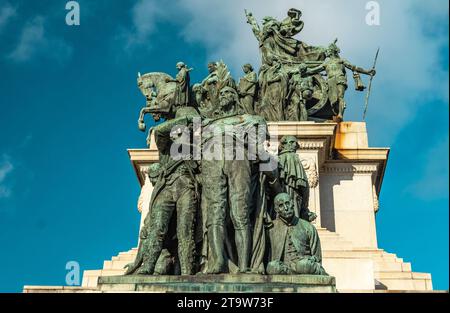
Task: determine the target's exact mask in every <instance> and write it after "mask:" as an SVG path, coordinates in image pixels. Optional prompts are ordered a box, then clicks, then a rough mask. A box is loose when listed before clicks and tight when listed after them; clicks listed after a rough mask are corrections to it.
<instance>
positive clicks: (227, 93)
mask: <svg viewBox="0 0 450 313" xmlns="http://www.w3.org/2000/svg"><path fill="white" fill-rule="evenodd" d="M236 102H237V93H236V91H235V90H234V89H232V88H228V87H225V88H223V89H222V90H221V91H220V94H219V104H220V107H221V109H222V110H223V111H225V112H226V111H230V110H232V109H233V108H234V107H235V105H236Z"/></svg>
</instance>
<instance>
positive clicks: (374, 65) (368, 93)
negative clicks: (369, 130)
mask: <svg viewBox="0 0 450 313" xmlns="http://www.w3.org/2000/svg"><path fill="white" fill-rule="evenodd" d="M379 52H380V48H378V50H377V53H376V54H375V61H374V62H373V66H372V70H375V67H376V65H377V60H378V53H379ZM372 80H373V75H370V80H369V88H368V89H367V95H366V105H365V107H364V115H363V121H365V120H366V114H367V108H368V107H369V97H370V92H371V90H372Z"/></svg>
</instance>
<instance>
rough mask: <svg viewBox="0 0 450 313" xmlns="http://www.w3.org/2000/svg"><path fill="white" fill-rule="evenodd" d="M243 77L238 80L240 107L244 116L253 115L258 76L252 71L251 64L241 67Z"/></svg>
mask: <svg viewBox="0 0 450 313" xmlns="http://www.w3.org/2000/svg"><path fill="white" fill-rule="evenodd" d="M242 70H243V71H244V73H245V75H244V77H242V78H241V79H240V80H239V86H238V90H239V96H240V100H241V107H242V109H243V111H244V113H246V114H255V110H254V103H255V96H256V87H257V86H258V75H257V74H256V73H255V72H254V71H253V66H252V65H251V64H248V63H247V64H245V65H244V66H243V67H242Z"/></svg>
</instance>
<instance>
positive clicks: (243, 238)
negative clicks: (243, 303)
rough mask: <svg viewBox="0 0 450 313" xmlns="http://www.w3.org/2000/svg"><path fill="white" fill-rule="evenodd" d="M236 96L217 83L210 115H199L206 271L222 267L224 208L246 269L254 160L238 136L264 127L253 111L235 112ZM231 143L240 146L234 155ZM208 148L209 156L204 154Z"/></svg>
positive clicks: (240, 263)
mask: <svg viewBox="0 0 450 313" xmlns="http://www.w3.org/2000/svg"><path fill="white" fill-rule="evenodd" d="M238 102H239V98H238V94H237V92H236V91H235V90H234V89H233V88H231V87H224V88H222V89H221V90H220V93H219V107H218V108H217V111H216V112H215V113H216V114H214V116H216V118H214V119H209V120H204V123H203V133H202V150H203V158H202V177H203V179H202V181H203V188H202V197H205V199H204V201H205V203H206V204H207V208H206V210H207V212H206V215H207V216H206V230H207V238H208V245H209V253H208V262H207V269H206V272H207V273H209V274H218V273H223V272H226V271H227V269H226V265H227V264H226V256H225V241H226V239H227V238H226V219H227V216H228V212H229V216H230V217H231V221H232V224H233V228H234V235H235V236H234V242H235V244H236V251H237V259H238V267H239V271H240V272H242V273H244V272H247V271H249V265H250V257H251V250H252V225H251V220H250V215H251V208H252V206H251V201H252V190H253V186H254V184H255V181H254V177H255V175H253V171H252V168H253V164H254V161H252V160H249V157H248V153H247V152H248V151H247V149H248V146H247V145H246V144H245V142H242V140H246V138H245V137H246V136H245V135H244V134H247V133H250V132H252V131H255V130H256V129H257V128H258V126H262V127H266V123H265V121H264V119H263V118H262V117H259V116H255V115H246V114H244V115H241V114H240V113H239V110H238V108H237V105H238ZM249 145H250V143H249ZM235 147H244V149H245V150H244V151H243V152H244V153H243V155H240V156H238V154H237V152H236V150H235ZM216 149H217V150H216ZM212 150H214V152H213V153H214V156H213V155H206V153H209V152H212ZM217 151H218V153H217ZM252 162H253V163H252ZM256 177H258V176H256ZM202 201H203V200H202Z"/></svg>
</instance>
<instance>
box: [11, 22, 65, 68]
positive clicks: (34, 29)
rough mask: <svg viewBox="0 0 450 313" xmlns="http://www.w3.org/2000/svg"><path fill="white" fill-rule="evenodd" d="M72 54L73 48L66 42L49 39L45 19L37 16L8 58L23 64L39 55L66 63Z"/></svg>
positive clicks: (29, 23) (24, 30) (23, 31)
mask: <svg viewBox="0 0 450 313" xmlns="http://www.w3.org/2000/svg"><path fill="white" fill-rule="evenodd" d="M71 53H72V47H71V46H69V45H68V44H67V43H66V42H65V41H64V40H61V39H57V38H52V37H48V36H47V34H46V29H45V18H44V17H42V16H37V17H35V18H34V19H32V20H31V21H30V22H28V23H26V25H25V26H24V28H23V30H22V33H21V35H20V38H19V41H18V43H17V46H16V47H15V48H14V50H13V51H12V52H11V53H10V54H9V55H8V58H9V59H11V60H13V61H15V62H18V63H21V62H26V61H29V60H31V59H32V58H34V57H35V56H37V55H44V56H46V57H49V58H52V59H56V60H57V61H60V62H64V61H65V60H67V59H68V58H69V57H70V55H71Z"/></svg>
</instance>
